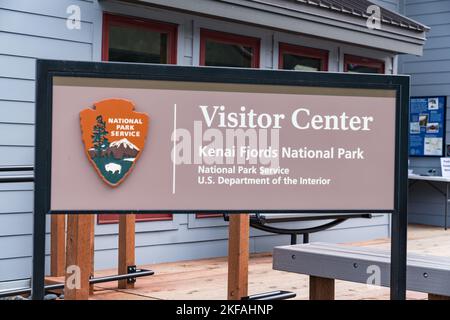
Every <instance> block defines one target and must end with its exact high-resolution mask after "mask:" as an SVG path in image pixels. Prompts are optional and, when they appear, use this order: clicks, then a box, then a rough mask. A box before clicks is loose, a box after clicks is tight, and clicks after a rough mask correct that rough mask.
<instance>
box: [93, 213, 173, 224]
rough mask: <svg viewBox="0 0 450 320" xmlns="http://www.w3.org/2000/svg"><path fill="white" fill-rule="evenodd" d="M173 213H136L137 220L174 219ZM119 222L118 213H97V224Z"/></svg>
mask: <svg viewBox="0 0 450 320" xmlns="http://www.w3.org/2000/svg"><path fill="white" fill-rule="evenodd" d="M172 219H173V215H172V214H171V213H153V214H152V213H143V214H137V215H136V222H148V221H168V220H172ZM118 222H119V214H117V213H102V214H97V224H115V223H118Z"/></svg>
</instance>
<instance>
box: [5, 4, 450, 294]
mask: <svg viewBox="0 0 450 320" xmlns="http://www.w3.org/2000/svg"><path fill="white" fill-rule="evenodd" d="M373 2H374V3H376V4H378V5H381V6H383V7H384V9H383V10H382V11H381V16H382V19H381V28H380V29H372V28H368V26H367V20H368V19H369V16H370V14H367V8H368V6H369V5H371V4H372V3H371V2H369V1H344V0H342V1H337V0H327V1H319V0H316V1H306V0H304V1H300V0H299V1H291V0H262V1H253V0H183V1H181V0H133V1H116V0H103V1H102V0H37V1H30V0H0V167H2V168H6V171H3V172H1V173H0V174H1V175H7V174H9V172H8V170H9V169H10V170H13V168H14V167H20V166H33V161H34V159H33V158H34V148H33V145H34V117H35V112H39V111H36V110H35V104H34V101H35V61H36V59H37V58H45V59H65V60H84V61H102V60H103V61H125V62H143V63H173V64H179V65H193V66H200V65H216V66H235V67H249V68H262V69H293V70H298V71H299V72H301V71H302V70H308V71H314V70H316V71H329V72H370V73H385V74H396V73H397V72H398V70H401V71H402V72H404V73H413V74H414V77H418V78H417V79H415V78H413V92H415V93H416V94H422V93H425V92H426V93H427V94H434V93H435V92H437V91H436V90H438V86H437V85H435V83H434V82H433V80H432V77H431V76H430V75H428V72H429V70H435V69H436V68H437V69H439V68H440V69H439V70H440V72H441V73H439V74H438V75H437V76H438V77H439V79H441V80H439V81H440V83H442V85H440V86H439V88H441V89H440V90H442V91H439V92H444V91H445V92H446V94H447V95H450V93H449V92H450V80H449V79H450V77H449V72H450V68H449V67H448V66H449V63H450V60H447V64H446V65H442V67H446V68H447V69H446V70H447V73H444V72H442V70H444V69H442V68H441V67H438V64H437V61H441V60H442V59H444V58H443V56H444V55H447V56H448V55H449V53H450V51H449V50H450V45H449V44H448V42H449V41H450V33H449V24H448V23H449V21H450V18H449V17H450V16H449V15H450V9H449V8H447V7H445V6H446V5H448V3H449V1H432V4H431V3H430V4H428V2H429V1H426V0H423V1H421V0H414V1H413V0H411V1H408V0H405V1H401V0H386V1H373ZM431 7H433V8H435V10H436V11H430V10H432V9H431ZM446 8H447V9H446ZM433 10H434V9H433ZM445 10H447V11H445ZM441 12H444V13H441ZM398 13H406V14H407V15H412V16H413V17H414V18H417V19H418V20H420V21H422V22H423V23H419V22H416V21H414V20H412V19H409V18H406V17H405V16H403V15H401V14H398ZM420 13H422V14H423V16H424V17H422V16H421V15H420ZM433 14H435V15H436V16H435V17H434V16H433ZM434 19H440V20H439V21H440V22H439V23H438V24H437V25H436V29H434V31H432V33H431V35H434V36H435V38H432V39H430V40H429V41H428V44H427V46H426V47H425V49H426V51H425V53H426V54H425V57H428V58H427V59H428V60H426V61H424V62H420V63H416V62H418V61H422V60H420V59H421V58H415V57H414V56H420V55H421V54H422V51H423V45H424V43H425V39H426V34H427V32H428V27H426V26H425V25H433V24H434V23H436V21H437V20H434ZM446 23H447V24H446ZM444 40H445V41H446V43H447V47H444V45H443V41H444ZM399 55H407V56H405V57H404V58H403V57H402V58H401V59H399ZM399 61H401V65H400V64H399ZM435 61H436V62H435ZM430 68H431V69H430ZM421 81H423V82H424V83H426V84H428V85H424V84H421V83H419V82H421ZM445 81H446V82H445ZM444 82H445V83H444ZM428 90H429V91H428ZM415 165H417V166H421V165H422V164H421V163H417V164H415ZM8 168H9V169H8ZM32 211H33V184H32V183H27V182H21V183H12V182H8V183H0V290H2V289H7V288H12V287H19V286H26V285H28V282H29V278H30V275H31V264H32V224H33V212H32ZM141 220H142V221H141V222H138V223H137V227H136V258H137V263H138V264H143V263H146V264H150V263H156V262H162V261H179V260H186V259H196V258H204V257H213V256H224V255H226V253H227V237H228V230H227V223H226V222H224V221H223V218H221V217H217V216H199V215H195V214H176V215H170V214H161V215H157V216H150V217H149V216H143V217H141ZM48 221H50V220H49V219H48ZM115 221H116V217H114V216H111V215H108V216H103V217H98V219H97V225H96V230H95V234H96V239H95V263H96V268H97V269H101V268H111V267H114V266H115V265H116V261H117V224H116V223H115ZM303 224H305V225H307V224H313V222H311V223H309V222H308V223H306V222H303ZM47 230H48V231H49V230H50V226H49V223H48V225H47ZM253 231H254V230H253ZM388 233H389V217H388V216H386V215H377V216H375V217H374V218H372V219H354V220H351V221H350V220H349V221H347V222H345V223H344V224H341V225H339V226H338V227H335V228H333V229H330V230H327V231H324V232H321V233H317V234H314V235H312V240H321V241H329V242H342V241H356V240H367V239H374V238H380V237H386V236H388ZM288 241H289V239H288V237H287V236H276V235H270V234H267V233H263V232H256V231H255V232H253V233H252V237H251V242H250V248H251V250H252V252H262V251H269V250H271V249H272V247H273V246H275V245H279V244H286V243H288ZM49 250H50V237H48V238H47V254H49ZM47 265H48V266H49V261H48V260H47Z"/></svg>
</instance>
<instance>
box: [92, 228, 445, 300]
mask: <svg viewBox="0 0 450 320" xmlns="http://www.w3.org/2000/svg"><path fill="white" fill-rule="evenodd" d="M352 245H355V246H368V247H378V248H384V249H386V248H389V239H377V240H374V241H368V242H363V243H352ZM408 250H409V252H415V253H419V254H423V253H427V254H432V255H437V256H444V257H445V256H450V231H447V232H446V231H444V230H443V229H441V228H433V227H420V226H411V227H410V229H409V242H408ZM139 267H142V268H148V269H152V270H154V271H155V272H156V274H155V275H154V276H150V277H144V278H138V279H137V282H136V284H135V288H134V289H117V283H115V282H111V283H102V284H98V285H95V293H94V295H93V296H91V297H90V298H91V299H98V300H105V299H127V300H128V299H149V300H152V299H193V300H204V299H205V298H208V299H226V298H227V268H228V265H227V258H226V257H221V258H213V259H202V260H194V261H181V262H171V263H160V264H153V265H148V266H139ZM116 272H117V270H115V269H111V270H102V271H96V272H95V275H96V276H104V275H112V274H116ZM272 290H289V291H293V292H295V293H296V294H297V297H296V299H299V300H308V299H309V277H308V276H302V275H298V274H294V273H287V272H281V271H275V270H272V256H271V254H268V253H264V254H254V255H251V256H250V259H249V278H248V294H256V293H261V292H267V291H272ZM335 292H336V293H335V298H336V299H337V300H389V289H388V288H380V287H374V286H367V285H366V284H357V283H351V282H345V281H336V283H335ZM407 298H408V299H420V300H425V299H427V294H425V293H418V292H411V291H408V292H407Z"/></svg>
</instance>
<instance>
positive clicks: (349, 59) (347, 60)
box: [344, 54, 385, 74]
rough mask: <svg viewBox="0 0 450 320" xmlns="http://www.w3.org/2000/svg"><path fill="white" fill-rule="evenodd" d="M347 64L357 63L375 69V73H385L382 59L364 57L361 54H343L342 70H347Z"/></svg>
mask: <svg viewBox="0 0 450 320" xmlns="http://www.w3.org/2000/svg"><path fill="white" fill-rule="evenodd" d="M349 64H358V65H361V66H364V67H368V68H375V69H377V73H381V74H384V73H385V67H384V61H382V60H377V59H372V58H366V57H361V56H354V55H351V54H345V55H344V72H348V65H349Z"/></svg>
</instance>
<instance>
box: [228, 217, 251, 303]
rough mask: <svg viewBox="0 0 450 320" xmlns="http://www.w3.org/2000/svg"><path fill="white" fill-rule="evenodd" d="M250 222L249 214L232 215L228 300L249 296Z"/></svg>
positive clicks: (229, 241)
mask: <svg viewBox="0 0 450 320" xmlns="http://www.w3.org/2000/svg"><path fill="white" fill-rule="evenodd" d="M249 238H250V221H249V215H248V214H230V224H229V240H228V299H229V300H240V299H241V298H242V297H245V296H248V260H249Z"/></svg>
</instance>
